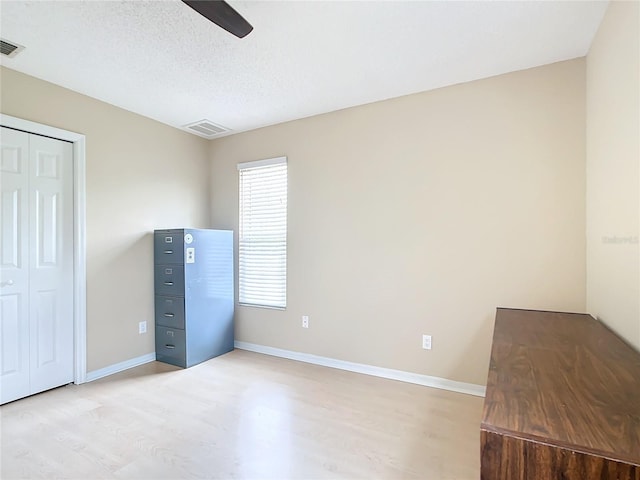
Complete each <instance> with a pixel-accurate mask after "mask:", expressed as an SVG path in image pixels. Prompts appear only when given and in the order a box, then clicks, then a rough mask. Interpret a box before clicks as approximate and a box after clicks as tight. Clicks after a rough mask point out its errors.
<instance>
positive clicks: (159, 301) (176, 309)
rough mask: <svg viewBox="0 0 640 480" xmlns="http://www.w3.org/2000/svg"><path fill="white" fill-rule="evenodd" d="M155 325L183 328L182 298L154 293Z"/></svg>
mask: <svg viewBox="0 0 640 480" xmlns="http://www.w3.org/2000/svg"><path fill="white" fill-rule="evenodd" d="M155 312H156V325H162V326H164V327H169V328H180V329H182V330H184V298H183V297H164V296H161V295H156V305H155Z"/></svg>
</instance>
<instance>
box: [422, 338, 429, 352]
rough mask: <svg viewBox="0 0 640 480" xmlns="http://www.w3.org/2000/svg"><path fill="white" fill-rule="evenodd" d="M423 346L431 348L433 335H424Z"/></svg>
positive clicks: (426, 348) (427, 348)
mask: <svg viewBox="0 0 640 480" xmlns="http://www.w3.org/2000/svg"><path fill="white" fill-rule="evenodd" d="M422 348H424V349H425V350H431V335H423V336H422Z"/></svg>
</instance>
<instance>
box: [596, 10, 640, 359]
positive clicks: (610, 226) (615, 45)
mask: <svg viewBox="0 0 640 480" xmlns="http://www.w3.org/2000/svg"><path fill="white" fill-rule="evenodd" d="M639 23H640V3H638V2H611V4H610V5H609V8H608V10H607V13H606V15H605V17H604V19H603V21H602V24H601V25H600V29H599V30H598V33H597V35H596V37H595V39H594V41H593V44H592V46H591V50H590V51H589V55H588V56H587V307H588V310H589V313H591V314H593V315H595V316H597V317H598V318H600V319H601V320H602V321H604V322H605V323H606V324H608V325H609V326H610V327H611V328H612V329H613V330H615V331H616V332H618V333H619V334H620V335H621V336H623V337H624V338H625V339H626V340H627V341H628V342H629V343H631V344H632V345H634V346H635V347H636V348H637V349H640V303H639V302H640V257H639V255H638V232H639V223H640V81H639V80H640V79H639V72H640V33H639V30H640V29H639Z"/></svg>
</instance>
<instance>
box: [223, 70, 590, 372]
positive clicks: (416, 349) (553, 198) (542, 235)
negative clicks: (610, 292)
mask: <svg viewBox="0 0 640 480" xmlns="http://www.w3.org/2000/svg"><path fill="white" fill-rule="evenodd" d="M584 78H585V63H584V59H579V60H573V61H568V62H562V63H557V64H553V65H549V66H545V67H541V68H535V69H531V70H527V71H522V72H517V73H512V74H508V75H502V76H499V77H494V78H490V79H486V80H481V81H476V82H472V83H467V84H462V85H457V86H452V87H448V88H443V89H439V90H435V91H431V92H425V93H420V94H416V95H410V96H407V97H402V98H397V99H393V100H388V101H384V102H379V103H374V104H370V105H366V106H362V107H356V108H351V109H347V110H342V111H339V112H334V113H329V114H326V115H321V116H317V117H311V118H307V119H303V120H298V121H294V122H290V123H286V124H281V125H276V126H273V127H268V128H263V129H260V130H255V131H252V132H247V133H242V134H238V135H234V136H231V137H226V138H222V139H218V140H215V141H213V142H212V143H211V159H212V177H211V181H212V201H211V205H212V223H213V225H214V226H215V227H218V228H232V229H234V230H236V229H237V217H238V177H237V171H236V164H237V163H238V162H243V161H250V160H257V159H262V158H269V157H274V156H279V155H287V156H288V158H289V209H290V210H289V236H288V241H289V247H288V261H289V265H288V308H287V310H286V311H277V310H267V309H259V308H250V307H238V309H237V314H236V322H237V323H236V338H237V339H238V340H241V341H246V342H252V343H257V344H261V345H269V346H273V347H279V348H284V349H289V350H294V351H300V352H306V353H311V354H317V355H322V356H328V357H333V358H337V359H343V360H347V361H353V362H360V363H365V364H371V365H377V366H381V367H387V368H394V369H399V370H405V371H410V372H416V373H420V374H427V375H435V376H439V377H444V378H449V379H453V380H458V381H464V382H471V383H476V384H484V383H485V381H486V374H487V365H488V356H489V346H490V342H491V334H492V327H493V318H494V314H495V308H496V307H497V306H510V307H522V308H536V309H553V310H568V311H584V309H585V238H584V232H585V200H584V199H585V164H584V159H585V122H584V118H585V102H584V99H585V82H584ZM327 94H330V93H329V92H328V93H327ZM301 315H309V316H310V328H309V329H308V330H306V329H302V328H301V326H300V323H301V322H300V316H301ZM424 333H426V334H431V335H433V350H431V351H425V350H422V349H421V336H422V334H424Z"/></svg>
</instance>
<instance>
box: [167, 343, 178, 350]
mask: <svg viewBox="0 0 640 480" xmlns="http://www.w3.org/2000/svg"><path fill="white" fill-rule="evenodd" d="M165 347H167V348H169V349H171V348H176V346H175V345H169V344H168V343H167V344H166V345H165Z"/></svg>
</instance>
